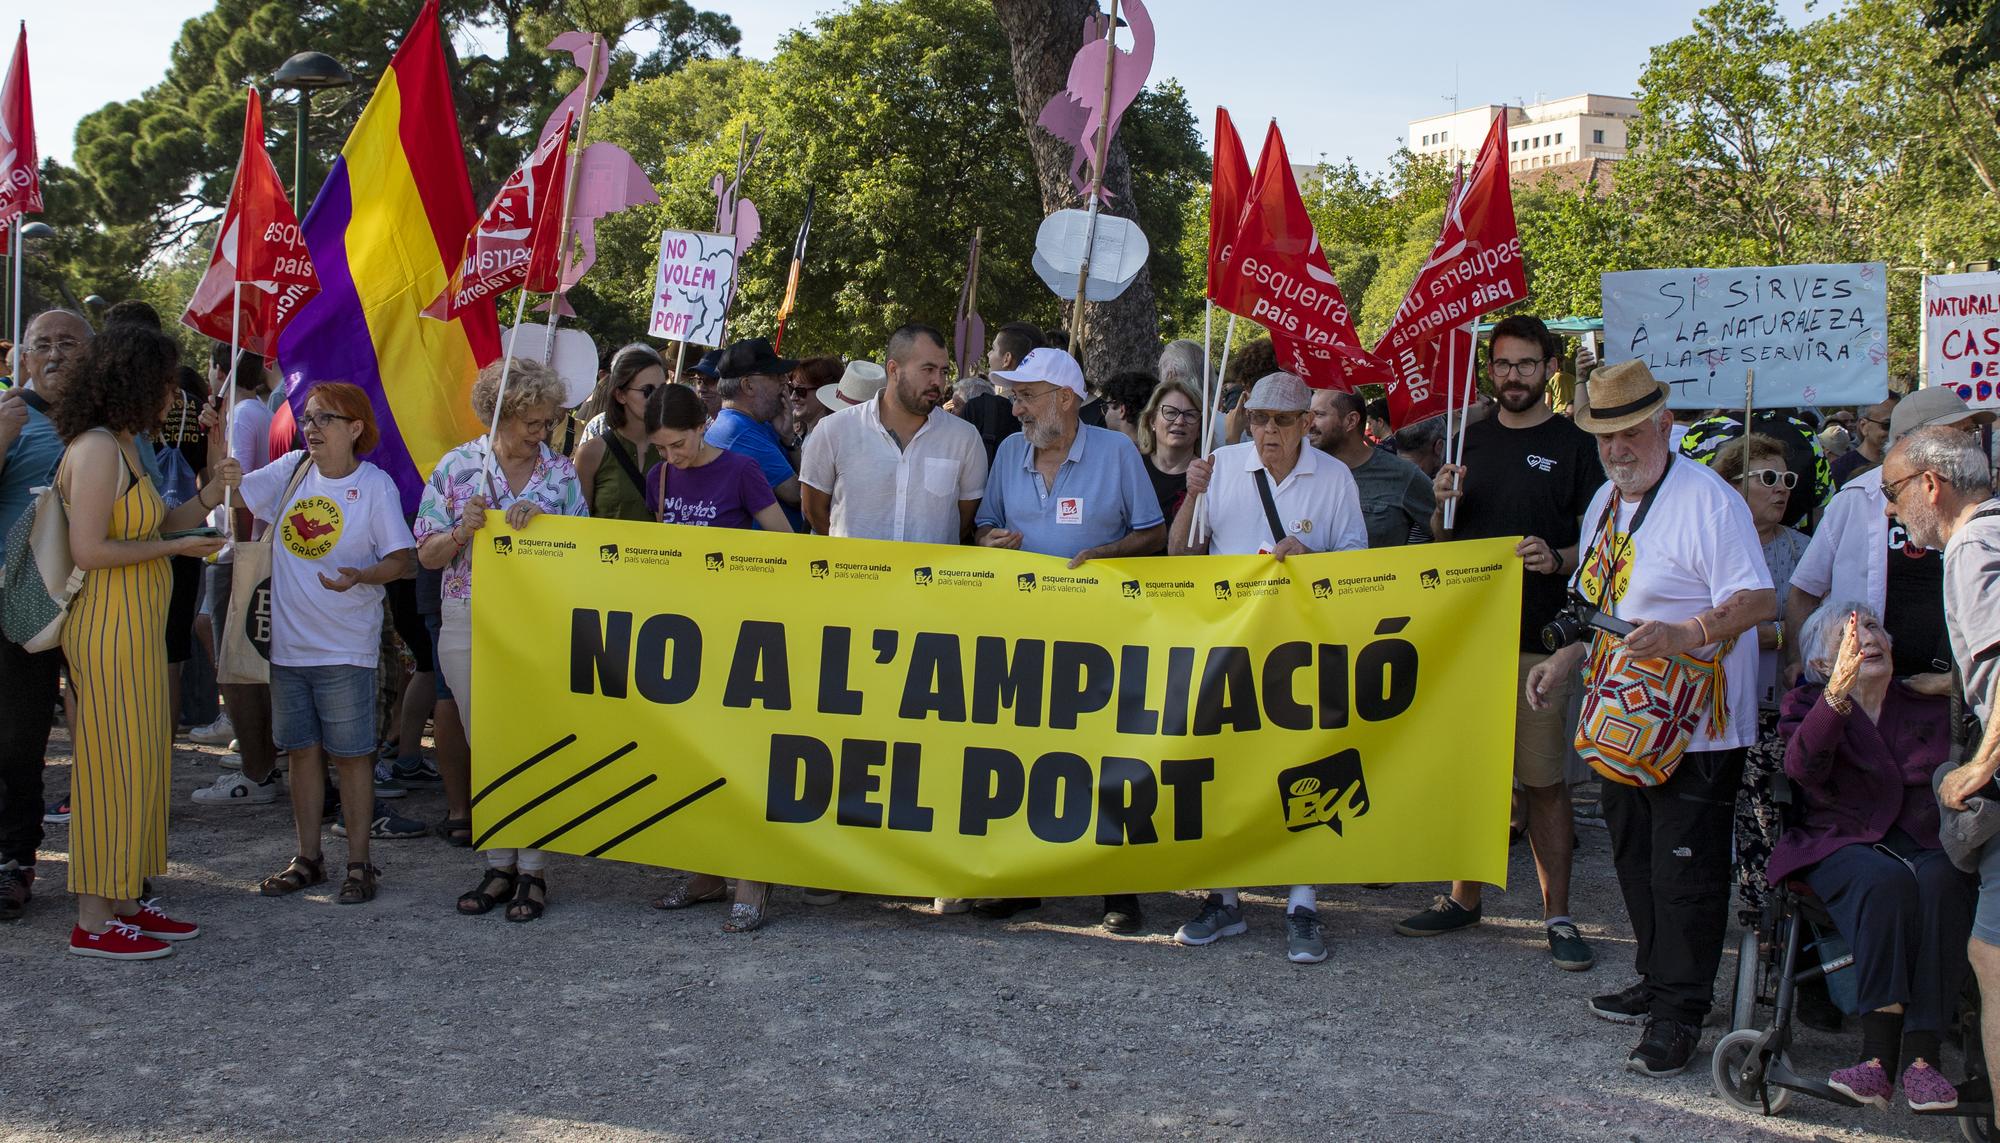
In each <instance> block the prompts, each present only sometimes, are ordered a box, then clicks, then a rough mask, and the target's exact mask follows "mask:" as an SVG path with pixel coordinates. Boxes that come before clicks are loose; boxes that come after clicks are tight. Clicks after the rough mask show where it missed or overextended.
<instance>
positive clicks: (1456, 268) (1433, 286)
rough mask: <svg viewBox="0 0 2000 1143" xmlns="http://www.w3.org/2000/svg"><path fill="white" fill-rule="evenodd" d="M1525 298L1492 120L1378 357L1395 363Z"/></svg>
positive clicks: (1498, 127)
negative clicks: (1419, 347) (1395, 359)
mask: <svg viewBox="0 0 2000 1143" xmlns="http://www.w3.org/2000/svg"><path fill="white" fill-rule="evenodd" d="M1527 296H1528V276H1527V271H1526V270H1525V269H1524V267H1523V265H1522V262H1521V234H1520V231H1519V230H1518V229H1516V227H1515V224H1514V194H1513V191H1512V189H1511V188H1510V187H1509V186H1508V179H1507V116H1506V115H1504V114H1502V115H1496V116H1494V118H1493V126H1492V128H1491V129H1490V130H1488V131H1487V133H1486V142H1485V144H1484V145H1483V146H1481V147H1480V148H1479V158H1478V159H1477V160H1475V161H1474V163H1473V165H1472V174H1471V176H1470V177H1468V178H1467V179H1466V180H1465V182H1464V183H1463V184H1462V185H1461V186H1459V187H1458V188H1457V192H1456V193H1455V194H1453V195H1452V197H1451V201H1450V202H1449V203H1448V204H1447V206H1446V207H1445V216H1444V229H1443V230H1442V231H1441V232H1440V233H1439V234H1438V240H1437V247H1436V248H1435V249H1434V250H1432V251H1431V256H1430V259H1429V260H1428V261H1426V262H1425V263H1424V265H1423V268H1422V269H1420V270H1418V271H1417V279H1416V281H1414V282H1411V283H1410V292H1409V293H1408V294H1407V295H1405V296H1404V298H1403V304H1402V306H1401V307H1400V308H1398V309H1397V310H1396V317H1395V319H1394V320H1393V321H1391V322H1390V323H1389V329H1388V332H1386V333H1384V334H1383V335H1382V340H1381V341H1380V342H1377V343H1376V345H1375V352H1376V353H1377V354H1378V355H1380V356H1382V357H1383V358H1385V359H1386V358H1390V357H1394V356H1396V355H1398V354H1401V353H1402V352H1403V351H1404V350H1407V349H1410V348H1412V347H1413V346H1415V345H1417V344H1418V343H1420V342H1424V341H1428V340H1430V339H1432V338H1436V337H1440V336H1442V335H1443V334H1444V333H1445V331H1446V330H1449V329H1453V328H1456V327H1458V326H1461V325H1464V324H1465V323H1466V322H1469V321H1473V320H1475V319H1477V318H1478V317H1479V315H1480V314H1483V313H1487V312H1490V311H1492V310H1497V309H1499V308H1501V307H1502V306H1506V305H1510V304H1512V303H1514V302H1518V301H1520V300H1522V299H1523V298H1526V297H1527Z"/></svg>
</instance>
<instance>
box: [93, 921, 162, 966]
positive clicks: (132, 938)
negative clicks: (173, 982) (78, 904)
mask: <svg viewBox="0 0 2000 1143" xmlns="http://www.w3.org/2000/svg"><path fill="white" fill-rule="evenodd" d="M69 951H70V952H72V953H75V954H76V955H77V956H96V957H103V958H104V959H106V960H156V959H158V958H160V957H163V956H167V955H168V954H170V953H172V952H173V951H174V946H172V945H170V944H168V943H167V942H165V941H156V940H154V939H153V938H151V937H149V936H146V935H145V934H143V933H141V932H140V931H139V926H137V925H133V924H127V923H125V922H123V921H116V920H114V921H112V922H111V923H110V924H109V925H106V926H105V927H104V931H103V932H101V933H87V932H85V931H84V930H83V926H82V925H77V926H75V927H73V928H71V929H70V931H69Z"/></svg>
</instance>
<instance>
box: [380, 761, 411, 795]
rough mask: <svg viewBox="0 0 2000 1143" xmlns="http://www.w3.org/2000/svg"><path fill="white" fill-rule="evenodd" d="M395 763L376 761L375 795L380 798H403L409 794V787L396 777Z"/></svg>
mask: <svg viewBox="0 0 2000 1143" xmlns="http://www.w3.org/2000/svg"><path fill="white" fill-rule="evenodd" d="M395 768H396V767H395V763H393V762H389V761H381V762H377V763H375V796H376V797H378V798H401V797H407V796H408V795H409V792H410V791H409V789H408V788H407V787H405V786H404V785H403V784H402V783H401V782H398V781H397V780H396V777H395Z"/></svg>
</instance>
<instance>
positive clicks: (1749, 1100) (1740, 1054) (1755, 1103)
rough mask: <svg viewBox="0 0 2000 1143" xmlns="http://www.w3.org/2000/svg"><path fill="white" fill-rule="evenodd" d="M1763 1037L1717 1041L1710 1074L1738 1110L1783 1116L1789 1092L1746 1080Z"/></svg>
mask: <svg viewBox="0 0 2000 1143" xmlns="http://www.w3.org/2000/svg"><path fill="white" fill-rule="evenodd" d="M1763 1035H1764V1033H1762V1032H1760V1031H1758V1030H1757V1029H1755V1028H1739V1029H1737V1030H1736V1031H1734V1032H1731V1033H1729V1034H1728V1035H1727V1036H1724V1037H1723V1038H1722V1039H1720V1040H1717V1041H1716V1043H1715V1052H1714V1054H1713V1055H1711V1056H1710V1057H1709V1065H1708V1075H1709V1079H1710V1080H1711V1081H1712V1082H1713V1083H1714V1085H1715V1094H1717V1095H1719V1096H1721V1097H1722V1098H1723V1100H1724V1101H1725V1102H1727V1103H1728V1104H1729V1105H1730V1106H1731V1107H1734V1108H1736V1109H1737V1110H1738V1111H1748V1112H1751V1113H1753V1114H1756V1115H1782V1114H1783V1113H1784V1110H1785V1108H1787V1107H1790V1106H1791V1103H1792V1093H1791V1092H1790V1091H1789V1090H1787V1089H1785V1088H1782V1087H1772V1086H1770V1085H1769V1084H1765V1083H1762V1082H1759V1083H1757V1084H1755V1085H1754V1086H1753V1085H1751V1084H1750V1083H1748V1082H1747V1081H1746V1080H1745V1079H1744V1077H1743V1071H1744V1065H1746V1064H1748V1063H1749V1062H1750V1053H1751V1052H1753V1051H1755V1050H1756V1047H1757V1041H1758V1040H1759V1039H1761V1038H1762V1037H1763ZM1767 1098H1768V1099H1769V1100H1770V1103H1771V1107H1770V1110H1769V1111H1766V1110H1765V1109H1764V1101H1765V1100H1766V1099H1767ZM1960 1122H1965V1121H1964V1120H1961V1121H1960Z"/></svg>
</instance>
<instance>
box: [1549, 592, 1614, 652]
mask: <svg viewBox="0 0 2000 1143" xmlns="http://www.w3.org/2000/svg"><path fill="white" fill-rule="evenodd" d="M1592 628H1596V629H1597V630H1599V631H1603V632H1605V633H1607V634H1611V635H1618V636H1625V635H1630V634H1631V633H1632V629H1633V625H1632V624H1630V623H1627V622H1625V621H1624V620H1623V619H1620V618H1618V617H1617V616H1615V615H1606V614H1605V613H1604V612H1602V611H1599V610H1598V609H1597V608H1596V607H1595V606H1594V605H1592V604H1591V602H1590V601H1589V600H1587V599H1585V598H1584V597H1582V596H1581V595H1578V594H1577V593H1576V592H1574V591H1572V592H1570V593H1569V602H1568V603H1567V604H1564V605H1563V609H1562V610H1561V611H1558V612H1557V613H1556V617H1555V618H1554V619H1551V620H1549V621H1548V622H1547V623H1546V624H1544V625H1543V626H1542V646H1544V647H1546V648H1548V649H1549V653H1550V654H1554V653H1555V652H1557V651H1560V650H1562V649H1563V648H1564V647H1567V646H1569V645H1570V644H1571V643H1574V642H1576V641H1577V640H1579V639H1581V638H1583V636H1584V633H1585V632H1586V631H1589V630H1590V629H1592Z"/></svg>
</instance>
